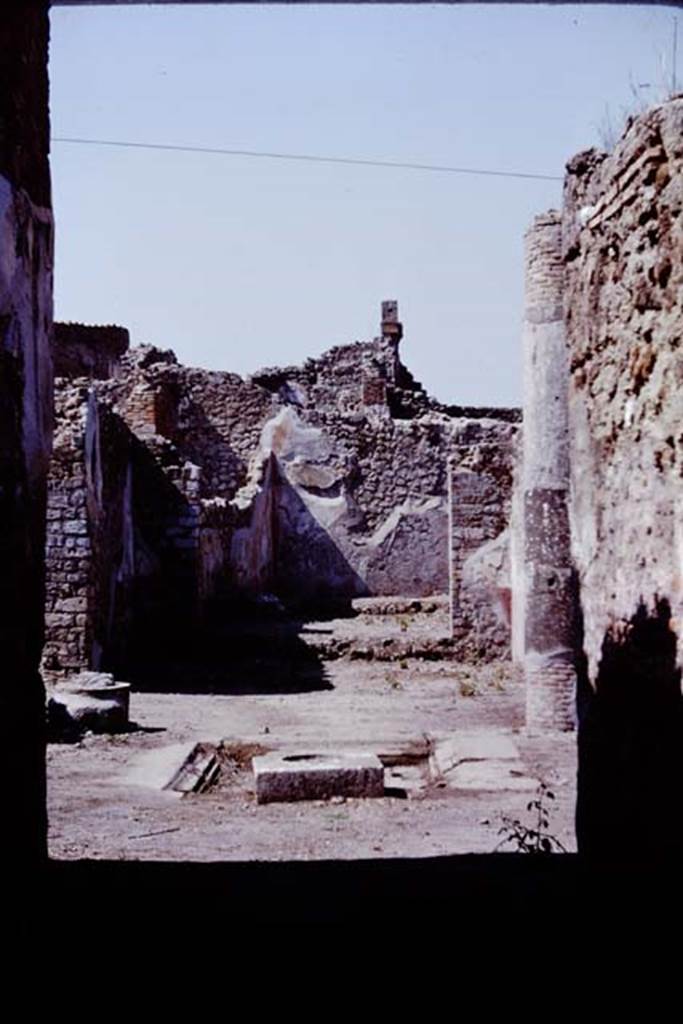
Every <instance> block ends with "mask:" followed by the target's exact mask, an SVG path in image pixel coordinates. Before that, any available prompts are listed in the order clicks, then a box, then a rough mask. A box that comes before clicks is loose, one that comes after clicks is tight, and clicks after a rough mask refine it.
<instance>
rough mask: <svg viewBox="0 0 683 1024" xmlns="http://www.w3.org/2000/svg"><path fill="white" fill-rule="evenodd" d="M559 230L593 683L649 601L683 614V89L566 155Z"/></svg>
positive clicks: (575, 526)
mask: <svg viewBox="0 0 683 1024" xmlns="http://www.w3.org/2000/svg"><path fill="white" fill-rule="evenodd" d="M563 238H564V261H565V266H566V294H565V310H566V324H567V338H568V345H569V350H570V358H571V367H570V370H571V376H570V382H569V416H570V422H571V442H572V450H571V463H572V494H573V500H572V507H571V527H572V541H573V551H574V559H575V561H576V565H577V568H578V571H579V576H580V585H581V595H582V608H583V620H584V622H583V624H584V636H585V639H584V647H585V652H586V655H587V659H588V671H589V676H590V679H591V681H592V682H593V683H595V682H596V680H597V678H598V675H599V671H600V660H601V652H602V647H603V643H604V640H605V635H606V633H609V631H610V630H613V629H616V630H619V629H620V628H624V627H625V626H626V624H628V623H629V622H630V621H631V619H632V618H633V616H634V615H635V614H636V613H637V611H638V608H639V606H641V604H642V605H644V606H645V607H646V608H647V610H648V612H649V613H650V614H656V609H657V606H658V603H660V602H662V601H666V602H667V603H668V605H669V607H670V610H671V629H672V630H673V631H674V632H675V635H676V636H680V622H681V621H683V620H682V618H681V616H682V614H683V516H682V512H681V510H682V509H683V504H682V501H683V430H682V424H683V354H682V350H681V345H682V338H683V98H678V99H675V100H673V101H671V102H670V103H667V104H665V105H663V106H661V107H658V108H655V109H654V110H652V111H651V112H649V113H648V114H646V115H644V116H642V117H640V118H639V119H637V120H636V121H635V122H634V123H633V124H632V125H631V127H630V129H629V130H628V131H627V132H626V134H625V136H624V138H623V139H622V140H621V142H620V143H619V144H618V145H617V147H616V149H615V151H614V152H613V153H612V154H611V155H609V156H608V155H606V154H604V153H597V152H595V151H594V150H590V151H588V152H586V153H581V154H579V155H578V156H577V157H575V158H574V159H573V160H572V161H571V162H570V163H569V165H568V173H567V178H566V182H565V203H564V216H563ZM680 656H681V655H680V651H679V655H678V657H679V658H680Z"/></svg>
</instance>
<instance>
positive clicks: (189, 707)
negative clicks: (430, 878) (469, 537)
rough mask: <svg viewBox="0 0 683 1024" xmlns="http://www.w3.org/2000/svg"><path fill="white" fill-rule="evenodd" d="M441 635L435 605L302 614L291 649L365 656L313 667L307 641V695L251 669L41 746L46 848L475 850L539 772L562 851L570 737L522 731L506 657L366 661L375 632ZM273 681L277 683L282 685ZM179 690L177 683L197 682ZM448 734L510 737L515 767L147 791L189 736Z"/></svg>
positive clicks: (380, 742)
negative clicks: (111, 724) (322, 793)
mask: <svg viewBox="0 0 683 1024" xmlns="http://www.w3.org/2000/svg"><path fill="white" fill-rule="evenodd" d="M444 632H445V611H444V609H443V608H441V609H439V610H437V611H436V612H432V613H431V614H428V615H427V614H421V613H419V612H418V613H411V614H409V615H407V616H406V615H405V614H402V615H399V616H397V615H393V616H383V615H376V614H373V615H369V614H364V615H361V616H359V617H358V618H356V619H350V620H349V619H346V620H338V621H337V620H335V621H333V622H325V623H309V624H307V626H306V627H305V632H303V633H302V634H301V638H302V640H304V642H310V643H311V644H312V645H313V646H315V644H316V643H318V644H319V643H320V639H321V638H325V639H326V640H329V639H330V638H331V637H333V638H336V637H340V636H343V637H344V638H345V639H350V640H351V643H352V645H353V647H354V648H362V649H363V651H364V652H365V653H363V654H362V656H361V657H360V658H355V657H354V658H349V657H343V658H339V657H335V658H334V659H333V660H326V658H325V653H324V650H323V651H322V652H321V665H320V672H319V674H318V676H319V679H318V684H317V685H319V686H320V688H314V686H313V684H311V683H310V678H309V682H308V683H307V684H306V685H305V686H302V687H301V688H300V689H301V690H302V691H303V692H286V693H268V692H267V687H268V683H269V678H272V677H271V676H269V672H268V666H267V664H264V676H263V685H262V689H263V691H264V692H262V693H258V692H256V693H255V692H247V693H241V692H239V687H236V688H234V689H236V690H237V692H232V693H210V694H208V693H201V692H182V693H158V692H134V693H133V694H132V696H131V715H130V717H131V721H132V722H133V723H135V728H134V729H133V730H132V731H130V732H128V733H124V734H121V735H117V736H106V735H99V736H97V735H87V736H85V737H84V738H83V739H82V740H81V741H80V742H79V743H76V744H53V745H51V746H50V748H49V753H48V779H49V801H48V810H49V818H50V852H51V855H52V857H53V858H58V859H75V858H83V857H88V858H107V859H119V858H120V859H125V860H160V859H163V860H176V861H177V860H180V861H221V860H299V859H301V860H312V859H329V858H339V859H342V858H344V859H348V858H368V857H369V858H386V857H418V856H420V857H423V856H433V855H437V854H451V853H468V852H475V853H484V852H491V851H492V850H493V849H494V848H495V847H496V845H497V844H498V843H499V842H500V839H501V835H500V834H499V829H500V828H501V827H502V816H504V815H507V816H508V817H512V818H519V819H520V820H522V821H523V822H524V823H525V824H529V825H531V824H532V823H533V816H532V814H531V813H530V812H528V811H527V804H528V802H529V800H531V799H533V798H534V791H533V790H534V787H535V784H536V780H541V779H542V780H544V781H545V782H546V783H547V784H549V785H550V786H551V788H552V791H553V793H554V794H555V800H554V801H552V802H548V807H549V814H550V824H549V831H550V832H551V833H552V834H553V835H554V836H556V837H557V838H558V839H559V840H560V841H561V842H562V844H563V845H564V846H565V847H566V849H567V850H574V849H575V843H574V836H573V814H574V800H575V774H576V765H575V760H576V743H575V737H574V736H573V735H555V736H546V737H543V738H534V737H531V736H527V735H526V734H525V733H524V731H523V728H522V726H523V693H522V687H521V684H520V681H519V678H518V677H517V676H516V674H515V672H514V671H513V670H512V668H511V666H509V665H505V666H501V665H495V666H482V667H480V668H478V669H472V668H471V667H464V666H457V665H454V664H453V663H452V662H450V661H435V660H424V659H423V658H420V657H414V656H410V657H402V658H401V660H400V661H399V660H396V661H379V660H377V659H376V658H374V657H373V658H368V657H367V650H368V648H372V646H373V644H377V643H380V644H381V643H382V638H383V637H387V636H398V637H402V638H403V639H409V640H410V641H411V642H414V643H415V645H416V647H418V648H419V646H420V643H422V642H423V641H424V640H425V638H431V639H434V637H438V636H439V635H444ZM307 638H308V639H307ZM309 669H310V666H309V668H308V669H307V671H309ZM309 675H310V671H309ZM288 678H289V685H288V687H287V689H288V690H296V686H295V685H292V682H291V674H290V676H289V677H288ZM192 683H193V681H192V680H188V686H186V687H182V688H183V689H187V690H189V691H192V690H193V689H199V686H198V685H192ZM323 687H324V688H323ZM253 689H254V687H253V686H250V687H249V690H250V691H251V690H253ZM458 736H461V737H462V736H465V737H466V738H468V742H469V743H470V747H472V743H474V744H475V747H476V744H477V737H480V739H481V751H482V757H486V756H487V754H486V752H487V750H488V751H489V752H490V751H491V745H492V744H493V747H494V748H495V745H496V743H497V742H498V741H500V740H501V738H502V739H503V740H504V741H505V742H508V741H509V740H512V741H513V743H514V744H515V745H516V747H517V749H518V752H519V761H518V762H515V763H512V764H502V763H501V762H499V761H496V760H495V758H494V759H493V761H481V762H479V761H476V760H475V761H471V762H470V763H468V764H467V765H460V766H458V767H456V769H455V770H448V771H446V772H445V773H444V774H442V775H435V774H432V775H431V776H429V775H428V773H427V771H426V768H427V765H426V762H425V764H423V765H422V767H421V768H419V767H418V768H417V769H416V768H408V769H406V770H405V771H404V770H403V769H401V767H398V768H396V769H394V770H395V771H397V772H398V773H400V774H403V775H404V776H405V777H406V778H408V777H413V780H414V779H415V778H417V777H418V776H419V775H420V773H421V774H422V779H423V784H422V785H421V786H420V787H419V788H418V789H416V790H415V791H414V792H413V793H412V794H411V795H410V796H409V797H408V798H400V797H399V796H385V797H384V798H381V799H366V800H361V799H347V800H341V799H339V798H338V799H336V800H334V801H332V802H322V801H318V802H301V803H292V804H267V805H259V804H257V803H256V799H255V791H254V782H253V777H252V774H251V771H250V770H249V763H248V761H247V762H246V764H245V766H244V768H243V769H242V770H238V769H237V768H235V770H234V771H232V772H225V773H224V774H223V777H222V781H221V783H220V784H219V785H218V786H216V787H215V788H214V789H212V790H211V791H209V792H207V793H204V794H201V795H195V794H188V795H184V796H181V795H179V794H177V793H174V792H172V791H169V790H164V789H162V788H161V787H162V786H163V784H164V783H165V782H166V781H168V779H169V778H170V777H171V775H172V773H173V769H174V767H176V766H177V765H178V764H179V763H180V761H181V760H182V757H183V755H184V754H185V753H186V752H188V751H189V750H190V749H191V747H192V745H193V744H194V743H197V742H218V741H221V740H227V741H230V742H234V743H239V744H245V743H246V744H254V745H258V746H259V747H260V748H263V749H267V750H280V749H282V750H287V751H292V750H297V751H300V750H306V751H325V750H333V749H347V750H348V749H357V750H368V751H374V752H376V753H382V752H386V751H387V750H392V749H393V750H400V749H407V748H408V747H410V745H411V744H412V745H413V746H415V745H417V746H419V745H422V746H425V738H427V740H428V742H429V744H430V745H431V746H432V748H434V746H437V747H438V745H439V743H447V742H448V741H449V739H452V738H453V737H458ZM508 745H509V742H508ZM493 752H494V753H495V750H494V751H493ZM510 769H511V770H510ZM396 781H397V782H398V783H399V784H400V782H401V781H402V780H400V779H397V780H396ZM403 781H405V780H403ZM387 784H390V778H389V775H387ZM502 849H503V850H505V849H509V850H514V849H515V846H514V845H513V844H510V845H507V846H503V847H502Z"/></svg>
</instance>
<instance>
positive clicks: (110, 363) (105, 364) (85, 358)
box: [52, 323, 130, 380]
mask: <svg viewBox="0 0 683 1024" xmlns="http://www.w3.org/2000/svg"><path fill="white" fill-rule="evenodd" d="M129 344H130V339H129V336H128V331H127V330H126V329H125V327H114V326H108V327H89V326H86V325H85V324H62V323H55V324H54V333H53V337H52V361H53V365H54V373H55V377H88V378H91V379H93V378H94V379H98V380H106V379H107V378H109V377H113V376H114V375H115V374H116V373H117V371H118V368H119V362H120V359H121V356H122V355H123V354H124V353H125V352H127V351H128V346H129Z"/></svg>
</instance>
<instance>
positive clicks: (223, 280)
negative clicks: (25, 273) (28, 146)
mask: <svg viewBox="0 0 683 1024" xmlns="http://www.w3.org/2000/svg"><path fill="white" fill-rule="evenodd" d="M50 17H51V23H52V39H51V50H50V53H51V55H50V68H51V71H50V75H51V114H52V132H53V135H54V136H68V137H79V138H87V139H111V140H127V141H133V142H145V143H168V144H175V145H190V146H193V145H194V146H199V147H202V146H204V147H217V148H221V147H223V148H231V149H246V150H266V151H269V152H283V153H304V154H306V153H308V154H321V155H328V156H339V157H357V158H361V159H370V160H372V159H376V160H393V161H399V162H401V161H404V162H419V163H430V164H440V165H455V166H466V167H473V168H483V169H491V170H506V171H521V172H530V173H537V174H546V175H556V176H559V177H561V176H562V174H563V169H564V164H565V162H566V161H567V159H569V158H570V157H571V156H572V155H573V154H574V153H575V152H577V151H578V150H581V149H585V148H588V147H589V146H591V145H599V144H600V142H601V139H602V138H603V137H604V134H605V130H606V129H607V128H608V127H609V125H608V122H609V123H611V125H612V126H615V125H617V124H619V123H620V122H621V121H622V120H623V117H624V113H625V112H626V111H628V110H631V109H633V108H634V107H635V106H637V105H639V104H644V103H647V102H649V101H652V100H658V99H661V97H662V95H663V90H664V89H665V88H666V86H667V84H668V83H669V82H670V81H671V74H672V67H671V64H672V39H673V24H674V19H675V17H676V12H675V10H673V9H672V8H670V7H669V8H667V7H657V6H647V7H645V6H643V7H633V6H624V7H615V6H598V7H581V6H569V5H566V6H538V5H534V6H522V5H516V6H502V5H501V6H498V5H495V6H488V5H482V6H477V5H471V6H470V5H468V6H442V5H433V6H432V5H419V6H391V5H373V6H369V7H368V6H357V7H356V6H337V7H335V6H324V5H323V6H315V5H304V6H299V7H291V6H290V7H281V6H269V5H259V6H251V5H249V6H246V5H245V6H241V5H238V6H222V7H211V6H199V7H179V6H178V7H174V6H170V7H169V6H166V7H146V6H133V7H126V6H124V7H109V8H107V7H94V8H89V7H76V8H53V9H52V11H51V15H50ZM678 20H679V36H681V37H682V38H681V45H680V46H679V52H680V50H683V18H680V17H679V19H678ZM680 78H683V75H679V79H680ZM52 174H53V187H54V205H55V213H56V218H57V238H56V280H55V315H56V317H57V318H58V319H63V320H80V321H83V322H86V323H120V324H122V325H124V326H127V327H128V328H129V329H130V331H131V337H132V340H133V343H141V342H152V343H154V344H156V345H159V346H161V347H162V348H173V349H174V351H175V352H176V353H177V355H178V357H179V358H180V359H181V361H183V362H185V363H188V364H191V365H197V366H206V367H210V368H214V369H227V370H232V371H234V372H237V373H242V374H246V373H249V372H251V371H254V370H256V369H257V368H259V367H261V366H265V365H273V364H281V365H284V364H289V363H298V362H301V361H303V360H304V359H306V358H307V357H308V356H313V355H317V354H319V353H320V352H322V351H324V350H325V349H326V348H329V347H330V346H331V345H335V344H341V343H345V342H348V341H354V340H357V339H358V340H361V339H366V338H369V337H372V336H373V334H375V333H376V332H377V327H378V319H379V304H380V301H381V300H382V299H383V298H396V299H398V301H399V308H400V315H401V319H402V320H403V323H404V331H405V338H404V342H403V344H402V351H403V358H404V361H405V362H406V363H407V364H408V366H409V367H410V368H411V370H412V371H413V372H414V373H415V375H416V376H417V377H418V379H420V380H422V381H423V383H424V384H425V385H426V386H427V387H428V389H429V390H430V391H431V392H432V393H433V394H435V395H436V396H437V397H438V398H440V399H441V400H443V401H449V402H461V403H466V404H500V405H509V404H519V403H520V401H521V373H520V355H519V336H520V323H521V315H522V272H523V267H522V244H523V234H524V231H525V229H526V226H527V224H528V223H529V221H530V219H531V218H532V217H533V216H534V214H535V213H536V212H540V211H542V210H544V209H547V208H548V207H549V206H557V205H559V203H560V200H561V182H553V181H539V180H522V179H515V178H497V177H490V176H469V175H456V174H445V173H433V172H432V173H429V172H417V171H409V170H398V169H389V168H377V167H353V166H347V165H339V164H317V163H316V164H312V163H302V162H289V161H284V160H270V159H256V158H248V157H229V156H220V155H208V154H200V153H184V152H182V153H180V152H179V153H174V152H167V151H154V150H145V149H117V148H111V147H98V146H90V145H73V144H66V143H59V142H55V143H53V148H52Z"/></svg>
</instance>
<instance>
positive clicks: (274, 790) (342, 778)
mask: <svg viewBox="0 0 683 1024" xmlns="http://www.w3.org/2000/svg"><path fill="white" fill-rule="evenodd" d="M252 767H253V769H254V777H255V779H256V801H257V803H259V804H268V803H275V802H289V801H294V800H329V799H330V797H334V796H346V797H373V796H383V795H384V768H383V767H382V762H381V761H380V759H379V758H378V757H377V756H376V755H375V754H367V753H352V752H347V751H344V752H340V753H326V754H318V753H310V752H300V753H289V754H283V753H272V754H263V755H262V756H260V757H255V758H254V759H253V761H252Z"/></svg>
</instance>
